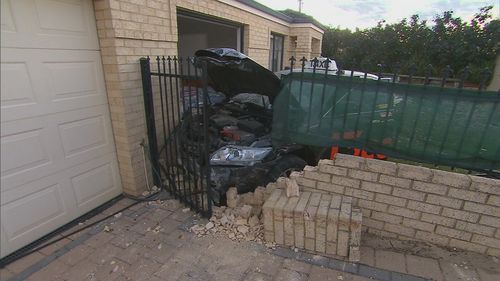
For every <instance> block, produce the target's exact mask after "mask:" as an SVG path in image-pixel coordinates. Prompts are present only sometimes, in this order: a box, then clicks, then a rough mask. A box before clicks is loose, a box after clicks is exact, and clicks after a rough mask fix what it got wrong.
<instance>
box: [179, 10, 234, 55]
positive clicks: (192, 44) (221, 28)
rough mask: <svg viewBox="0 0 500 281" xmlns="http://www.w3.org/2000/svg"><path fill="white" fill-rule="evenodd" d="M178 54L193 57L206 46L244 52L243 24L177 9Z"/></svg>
mask: <svg viewBox="0 0 500 281" xmlns="http://www.w3.org/2000/svg"><path fill="white" fill-rule="evenodd" d="M177 26H178V27H177V28H178V32H179V33H178V34H179V41H178V45H177V47H178V54H179V57H181V58H186V57H191V56H193V55H194V53H195V52H196V51H197V50H200V49H206V48H232V49H235V50H238V51H240V52H243V26H242V25H241V24H239V23H236V22H232V21H227V20H224V19H220V18H214V17H211V16H208V15H203V14H197V13H193V12H188V11H184V10H177Z"/></svg>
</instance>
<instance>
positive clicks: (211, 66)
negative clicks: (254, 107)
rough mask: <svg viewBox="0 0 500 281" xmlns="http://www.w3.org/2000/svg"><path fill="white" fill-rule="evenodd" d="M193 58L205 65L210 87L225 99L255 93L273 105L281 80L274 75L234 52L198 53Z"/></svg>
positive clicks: (211, 50) (225, 50) (229, 50)
mask: <svg viewBox="0 0 500 281" xmlns="http://www.w3.org/2000/svg"><path fill="white" fill-rule="evenodd" d="M195 56H196V58H197V59H198V60H204V61H207V62H208V63H207V70H208V79H209V83H210V85H211V86H212V87H213V88H214V89H215V90H217V91H219V92H222V93H224V94H225V95H227V96H228V97H233V96H235V95H237V94H239V93H256V94H261V95H265V96H268V97H269V100H270V102H271V103H272V102H273V101H274V98H275V97H276V96H277V95H278V93H279V91H280V88H281V86H280V85H281V84H280V79H279V78H278V77H276V75H274V74H273V73H272V72H271V71H269V70H268V69H266V68H264V67H263V66H261V65H260V64H258V63H256V62H254V61H253V60H251V59H250V58H248V57H247V56H246V55H244V54H242V53H240V52H238V51H236V50H234V49H230V48H213V49H205V50H199V51H197V52H196V53H195Z"/></svg>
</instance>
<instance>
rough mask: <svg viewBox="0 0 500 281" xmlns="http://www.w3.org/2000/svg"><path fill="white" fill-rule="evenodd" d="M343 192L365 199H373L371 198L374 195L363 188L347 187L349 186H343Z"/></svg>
mask: <svg viewBox="0 0 500 281" xmlns="http://www.w3.org/2000/svg"><path fill="white" fill-rule="evenodd" d="M344 194H345V195H347V196H351V197H356V198H360V199H365V200H373V198H374V197H375V193H373V192H369V191H364V190H360V189H356V188H349V187H346V188H345V191H344Z"/></svg>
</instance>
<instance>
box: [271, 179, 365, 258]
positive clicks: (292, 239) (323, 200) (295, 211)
mask: <svg viewBox="0 0 500 281" xmlns="http://www.w3.org/2000/svg"><path fill="white" fill-rule="evenodd" d="M280 179H282V178H280ZM280 179H278V181H277V182H276V184H274V183H271V184H269V186H268V187H267V188H266V189H267V190H270V189H271V190H273V192H272V194H270V196H269V198H268V199H267V200H266V202H265V203H264V205H263V206H262V212H263V217H264V238H265V239H266V241H267V242H275V243H276V244H279V245H283V246H287V247H296V248H299V249H305V250H307V251H311V252H316V253H321V254H327V255H330V256H334V257H343V258H347V259H349V260H350V261H359V259H360V242H361V225H362V214H361V211H360V210H359V209H357V208H353V207H352V198H351V197H348V196H339V195H330V194H325V193H323V194H322V193H319V192H302V193H301V194H300V196H299V197H287V196H286V192H285V191H284V189H285V188H286V187H284V186H280V185H283V184H284V181H281V182H280ZM273 186H276V187H277V188H274V187H273Z"/></svg>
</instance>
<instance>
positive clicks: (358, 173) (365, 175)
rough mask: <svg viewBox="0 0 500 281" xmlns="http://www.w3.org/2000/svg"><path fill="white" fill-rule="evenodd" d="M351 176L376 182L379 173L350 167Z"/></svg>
mask: <svg viewBox="0 0 500 281" xmlns="http://www.w3.org/2000/svg"><path fill="white" fill-rule="evenodd" d="M348 174H349V176H350V177H351V178H355V179H360V180H364V181H373V182H376V181H377V180H378V174H377V173H372V172H366V171H362V170H356V169H349V173H348Z"/></svg>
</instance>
